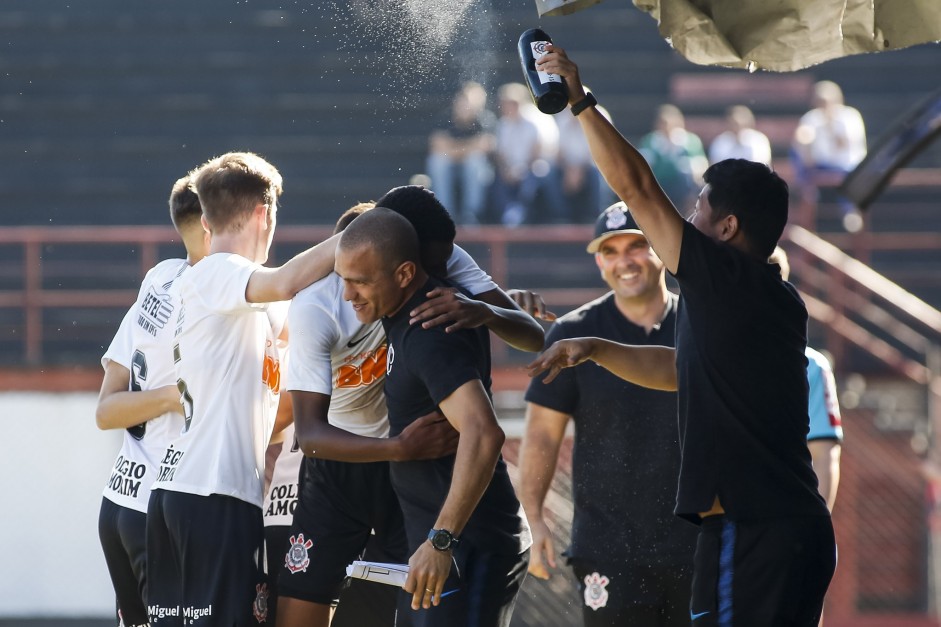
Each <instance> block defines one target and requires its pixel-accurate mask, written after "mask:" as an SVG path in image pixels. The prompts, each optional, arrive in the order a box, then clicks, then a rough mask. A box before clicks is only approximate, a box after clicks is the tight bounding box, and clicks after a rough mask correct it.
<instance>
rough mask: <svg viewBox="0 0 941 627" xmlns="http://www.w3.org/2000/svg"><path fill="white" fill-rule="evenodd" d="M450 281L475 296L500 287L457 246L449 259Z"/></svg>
mask: <svg viewBox="0 0 941 627" xmlns="http://www.w3.org/2000/svg"><path fill="white" fill-rule="evenodd" d="M448 280H449V281H451V282H453V283H456V284H458V285H460V286H461V287H463V288H464V289H465V290H467V291H468V292H470V293H471V294H473V295H474V296H476V295H478V294H483V293H484V292H489V291H490V290H495V289H497V287H498V286H497V284H496V283H494V282H493V279H491V278H490V275H489V274H487V273H486V272H484V271H483V270H481V269H480V266H478V265H477V262H475V261H474V259H473V257H471V256H470V255H469V254H467V251H466V250H464V249H463V248H461V247H460V246H458V245H457V244H455V245H454V250H453V251H452V252H451V257H450V258H449V259H448Z"/></svg>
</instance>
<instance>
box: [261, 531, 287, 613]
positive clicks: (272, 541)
mask: <svg viewBox="0 0 941 627" xmlns="http://www.w3.org/2000/svg"><path fill="white" fill-rule="evenodd" d="M290 535H291V528H290V527H288V526H287V525H269V526H267V527H265V572H266V573H267V581H268V624H269V625H274V624H275V623H276V621H277V617H278V595H279V594H280V591H279V590H278V578H279V575H280V574H281V565H282V564H283V563H284V554H285V552H286V551H287V550H288V546H289V544H288V538H289V537H290Z"/></svg>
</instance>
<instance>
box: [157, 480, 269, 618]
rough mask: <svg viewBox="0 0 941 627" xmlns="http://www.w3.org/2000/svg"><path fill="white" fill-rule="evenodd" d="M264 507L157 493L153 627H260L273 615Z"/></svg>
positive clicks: (227, 499) (214, 496) (213, 496)
mask: <svg viewBox="0 0 941 627" xmlns="http://www.w3.org/2000/svg"><path fill="white" fill-rule="evenodd" d="M263 541H264V530H263V527H262V515H261V508H260V507H258V506H256V505H252V504H251V503H248V502H246V501H242V500H240V499H236V498H233V497H230V496H222V495H219V494H211V495H209V496H197V495H195V494H186V493H184V492H173V491H170V490H154V491H153V492H152V493H151V495H150V504H149V506H148V510H147V555H148V560H147V581H148V588H147V594H148V597H149V598H148V600H147V605H148V609H149V612H150V622H151V624H152V625H153V626H154V627H171V626H173V627H176V626H177V625H197V626H198V625H207V626H210V625H213V626H214V625H226V626H227V627H228V626H230V625H231V626H235V627H243V626H244V627H248V626H252V627H257V626H258V624H259V623H261V622H262V621H264V620H265V618H266V616H267V600H268V599H267V595H268V593H267V585H266V583H265V581H264V572H263V570H262V568H261V559H262V558H261V556H262V551H263V543H264V542H263Z"/></svg>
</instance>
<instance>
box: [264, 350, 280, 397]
mask: <svg viewBox="0 0 941 627" xmlns="http://www.w3.org/2000/svg"><path fill="white" fill-rule="evenodd" d="M261 380H262V381H263V382H264V384H265V385H267V386H268V389H269V390H271V391H272V392H274V393H275V394H278V393H279V392H280V391H281V362H280V361H278V358H277V357H274V356H273V355H265V360H264V362H262V365H261Z"/></svg>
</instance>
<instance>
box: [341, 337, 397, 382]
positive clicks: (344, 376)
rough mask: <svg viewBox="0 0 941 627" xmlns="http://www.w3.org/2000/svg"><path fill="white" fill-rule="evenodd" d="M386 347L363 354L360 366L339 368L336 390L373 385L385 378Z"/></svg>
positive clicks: (346, 365)
mask: <svg viewBox="0 0 941 627" xmlns="http://www.w3.org/2000/svg"><path fill="white" fill-rule="evenodd" d="M386 350H387V349H386V347H385V345H382V346H380V347H379V348H377V349H376V350H374V351H369V352H367V353H363V361H362V363H360V364H343V365H342V366H340V367H339V368H337V374H336V380H335V381H334V384H333V387H334V388H337V389H339V388H359V387H365V386H367V385H371V384H373V383H375V382H376V381H379V380H381V379H382V377H383V376H385V370H386Z"/></svg>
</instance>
